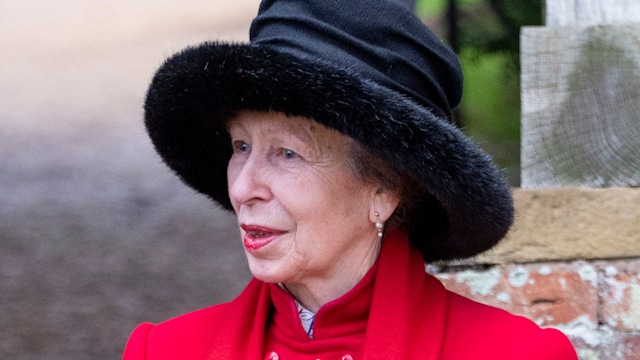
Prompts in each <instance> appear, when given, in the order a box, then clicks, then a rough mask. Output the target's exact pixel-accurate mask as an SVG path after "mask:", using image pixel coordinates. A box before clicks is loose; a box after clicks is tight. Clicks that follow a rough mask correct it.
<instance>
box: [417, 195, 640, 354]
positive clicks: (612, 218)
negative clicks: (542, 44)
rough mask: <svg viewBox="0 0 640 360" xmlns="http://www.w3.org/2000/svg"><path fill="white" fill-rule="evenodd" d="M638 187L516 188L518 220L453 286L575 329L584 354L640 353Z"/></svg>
mask: <svg viewBox="0 0 640 360" xmlns="http://www.w3.org/2000/svg"><path fill="white" fill-rule="evenodd" d="M639 196H640V189H639V188H616V189H571V188H567V189H548V190H531V189H515V190H514V197H515V200H516V209H517V215H516V222H515V224H514V227H513V229H512V231H511V232H510V233H509V235H508V236H507V238H506V239H505V240H504V241H503V242H502V243H501V244H500V245H498V246H497V247H496V248H495V249H493V250H491V251H489V252H488V253H486V254H484V255H482V256H479V257H478V258H477V259H474V260H473V261H466V262H463V263H459V264H446V265H444V264H443V265H437V264H436V265H430V266H428V267H427V268H428V271H429V272H431V273H433V274H434V275H436V276H437V277H438V278H439V279H440V280H442V282H443V283H444V284H445V286H446V287H447V288H448V289H450V290H452V291H454V292H457V293H460V294H463V295H465V296H468V297H470V298H472V299H475V300H477V301H479V302H482V303H485V304H489V305H493V306H497V307H500V308H503V309H506V310H508V311H510V312H512V313H514V314H519V315H522V316H525V317H527V318H529V319H531V320H533V321H535V322H536V323H538V324H539V325H541V326H544V327H555V328H558V329H560V330H562V331H563V332H564V333H565V334H567V335H568V336H569V337H570V339H571V341H572V342H573V344H574V346H575V347H576V349H577V351H578V354H579V357H580V359H585V360H595V359H601V360H605V359H606V360H632V359H634V360H636V359H639V358H640V197H639Z"/></svg>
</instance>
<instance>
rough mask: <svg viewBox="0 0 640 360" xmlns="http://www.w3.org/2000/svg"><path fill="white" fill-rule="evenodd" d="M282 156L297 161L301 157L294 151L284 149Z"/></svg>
mask: <svg viewBox="0 0 640 360" xmlns="http://www.w3.org/2000/svg"><path fill="white" fill-rule="evenodd" d="M282 156H283V157H284V158H285V159H296V158H298V157H299V155H298V154H296V153H295V152H294V151H292V150H289V149H282Z"/></svg>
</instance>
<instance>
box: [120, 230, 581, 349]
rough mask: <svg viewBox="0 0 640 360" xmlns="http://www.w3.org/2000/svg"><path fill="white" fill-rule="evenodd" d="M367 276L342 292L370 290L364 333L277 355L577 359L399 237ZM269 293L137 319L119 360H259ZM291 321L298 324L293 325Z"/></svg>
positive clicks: (557, 337) (258, 289) (253, 290)
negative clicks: (453, 280) (450, 284)
mask: <svg viewBox="0 0 640 360" xmlns="http://www.w3.org/2000/svg"><path fill="white" fill-rule="evenodd" d="M369 277H371V280H370V282H371V286H370V288H367V287H363V286H361V289H354V291H360V293H357V295H353V294H347V295H345V297H347V298H349V296H351V298H353V299H358V298H360V296H361V294H368V295H364V296H368V297H367V299H368V298H370V299H371V301H370V306H369V309H368V311H369V313H368V320H366V319H365V320H364V321H366V322H365V325H364V327H363V328H362V329H366V332H365V333H363V334H361V335H359V336H356V337H355V338H354V337H353V336H351V337H347V336H344V337H343V336H335V337H328V338H326V339H315V338H314V340H306V341H308V342H307V345H305V343H304V341H305V340H302V339H299V340H296V341H298V342H297V343H296V344H297V345H296V346H293V345H292V346H289V345H288V344H289V342H287V345H286V346H285V345H283V344H279V345H280V346H278V347H277V350H278V352H277V353H278V355H279V359H283V360H288V359H317V358H320V359H323V360H327V359H328V360H332V359H334V358H335V359H340V358H341V356H340V355H336V354H341V353H342V352H340V351H341V350H342V349H344V354H345V355H346V354H349V355H353V358H354V359H356V360H358V359H367V360H374V359H447V360H449V359H452V360H453V359H457V360H469V359H474V360H482V359H491V360H500V359H504V360H514V359H531V360H534V359H535V360H541V359H545V360H547V359H557V360H574V359H576V360H577V356H576V353H575V351H574V350H573V347H572V346H571V343H570V342H569V340H568V339H567V337H566V336H565V335H563V334H562V333H561V332H559V331H557V330H554V329H540V328H539V327H538V326H537V325H536V324H534V323H533V322H531V321H530V320H528V319H525V318H523V317H518V316H514V315H511V314H509V313H507V312H506V311H503V310H500V309H496V308H493V307H490V306H486V305H482V304H479V303H476V302H474V301H471V300H469V299H467V298H464V297H462V296H459V295H457V294H454V293H452V292H449V291H447V290H445V289H444V287H443V286H442V284H441V283H440V282H439V281H438V280H437V279H435V278H434V277H432V276H430V275H428V274H426V273H425V272H424V264H423V261H422V256H421V254H420V253H419V252H418V251H417V250H415V249H413V247H411V246H410V245H409V242H408V240H407V238H406V236H405V235H404V234H402V233H399V232H396V233H392V234H389V235H388V236H387V237H385V240H384V242H383V247H382V251H381V253H380V258H379V259H378V263H377V265H376V270H375V273H374V274H373V275H370V276H369ZM356 288H358V286H356ZM367 289H370V290H367ZM274 291H279V288H278V287H277V286H273V285H272V284H266V283H263V282H261V281H259V280H255V279H254V280H252V281H251V282H250V283H249V285H248V286H247V288H246V289H245V290H244V291H243V292H242V294H240V296H238V297H237V298H236V299H235V300H233V301H231V302H229V303H225V304H221V305H216V306H212V307H209V308H206V309H202V310H199V311H196V312H193V313H189V314H186V315H182V316H180V317H177V318H175V319H172V320H169V321H167V322H164V323H161V324H159V325H152V324H149V323H145V324H142V325H140V326H138V327H137V328H136V330H135V331H134V332H133V334H132V335H131V337H130V339H129V342H128V344H127V347H126V349H125V352H124V357H123V359H124V360H140V359H150V360H161V359H166V360H169V359H171V360H177V359H264V358H265V357H268V356H269V355H270V352H271V350H272V348H265V347H267V346H269V347H270V346H272V345H273V344H271V345H265V343H267V340H266V339H267V337H268V338H269V339H271V340H273V336H272V333H273V331H271V332H268V331H267V329H272V327H271V328H270V327H269V325H271V323H272V321H273V316H274V305H273V304H274V303H273V300H274V299H276V298H280V299H281V298H282V296H281V295H277V294H275V293H274ZM367 291H368V292H367ZM274 295H276V296H274ZM291 301H293V300H291ZM320 311H323V310H322V309H321V310H320ZM318 316H320V312H319V313H318V315H317V316H316V319H317V318H318ZM329 318H331V317H329V316H327V317H326V318H325V319H329ZM296 321H297V319H296ZM296 321H294V320H292V321H291V323H292V326H294V325H293V323H296ZM325 323H326V321H325ZM327 325H329V326H327ZM295 326H297V327H298V328H299V329H300V330H301V326H300V325H299V322H298V323H296V325H295ZM324 326H325V327H329V328H330V324H324ZM280 338H282V337H280ZM294 340H295V339H294ZM292 341H293V340H292ZM271 342H272V341H271ZM300 344H302V345H300ZM323 349H327V350H326V351H323ZM328 349H331V350H328ZM336 349H338V350H336ZM336 351H338V352H336ZM303 353H304V354H303ZM346 358H348V357H346Z"/></svg>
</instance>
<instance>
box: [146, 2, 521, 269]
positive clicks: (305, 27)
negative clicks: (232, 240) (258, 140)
mask: <svg viewBox="0 0 640 360" xmlns="http://www.w3.org/2000/svg"><path fill="white" fill-rule="evenodd" d="M250 38H251V40H250V43H248V44H235V43H219V42H207V43H203V44H201V45H199V46H194V47H190V48H187V49H185V50H183V51H182V52H179V53H178V54H175V55H174V56H172V57H170V58H169V59H168V60H166V62H165V63H164V64H163V65H162V66H161V67H160V69H159V70H158V71H157V73H156V74H155V77H154V78H153V81H152V83H151V85H150V87H149V90H148V93H147V98H146V103H145V123H146V126H147V130H148V132H149V135H150V137H151V139H152V141H153V143H154V145H155V147H156V150H157V151H158V153H159V154H160V155H161V156H162V158H163V160H164V161H165V162H166V164H167V165H168V166H169V167H170V168H171V169H173V170H174V171H175V172H176V173H177V174H178V175H179V176H180V178H181V179H182V180H183V181H184V182H185V183H187V184H188V185H189V186H191V187H192V188H194V189H195V190H197V191H199V192H201V193H203V194H205V195H207V196H209V197H210V198H211V199H213V200H215V201H216V202H218V203H219V204H220V205H222V206H223V207H224V208H226V209H228V210H231V203H230V201H229V197H228V193H227V176H226V168H227V163H228V160H229V157H230V155H231V145H230V140H229V135H228V133H227V131H226V122H227V120H228V119H229V118H230V117H231V116H233V115H234V114H235V113H237V112H238V111H240V110H256V111H279V112H283V113H285V114H288V115H299V116H305V117H308V118H310V119H312V120H314V121H316V122H318V123H320V124H323V125H324V126H327V127H329V128H332V129H336V130H337V131H339V132H340V133H342V134H344V135H346V136H349V137H351V138H352V139H354V140H355V141H357V142H358V143H360V144H361V145H363V146H364V147H366V148H367V149H368V150H369V151H371V152H372V153H373V154H375V155H377V156H379V157H380V158H381V159H383V160H384V161H385V162H387V163H388V164H389V165H391V167H393V168H394V169H396V170H397V171H398V172H400V173H401V174H403V175H405V176H409V177H411V179H413V180H414V182H415V183H416V184H418V186H420V187H422V189H421V190H422V191H424V192H425V193H427V194H430V197H429V198H430V199H433V200H435V203H436V204H437V207H438V208H439V209H440V211H438V212H437V213H440V214H441V216H439V218H440V221H441V222H442V223H441V224H440V226H439V227H437V228H438V232H437V233H435V234H434V233H433V231H432V229H430V228H428V226H424V225H423V224H430V223H431V222H430V221H429V220H430V219H429V218H430V217H432V216H437V215H436V213H434V210H433V207H434V205H433V201H423V202H421V204H422V205H420V206H421V207H420V208H418V209H417V214H418V215H419V216H418V217H417V219H418V220H417V221H415V222H416V224H411V225H412V226H411V227H410V228H411V229H412V230H411V231H410V233H409V238H410V240H411V242H412V243H413V244H414V245H416V246H417V247H418V248H419V249H420V250H421V252H422V254H423V256H424V258H425V259H426V260H428V261H430V260H447V259H456V258H466V257H470V256H473V255H476V254H478V253H480V252H482V251H484V250H487V249H488V248H490V247H492V246H493V245H495V244H496V243H497V242H498V241H500V239H502V238H503V237H504V235H505V234H506V232H507V230H508V229H509V227H510V226H511V223H512V221H513V201H512V198H511V193H510V189H509V187H508V186H507V184H506V183H505V181H504V179H503V178H502V176H501V173H500V172H499V171H498V170H497V168H496V167H495V165H494V164H493V163H492V161H491V159H490V158H489V156H487V155H486V154H485V153H484V152H482V150H480V149H479V148H478V146H477V145H476V144H475V143H473V141H471V140H470V139H469V138H468V137H466V136H465V135H464V134H463V133H462V132H461V131H460V130H458V129H457V128H456V127H455V126H453V125H452V124H451V123H450V121H449V118H450V116H451V109H452V108H453V107H455V106H456V105H457V104H458V103H459V101H460V97H461V92H462V74H461V69H460V65H459V63H458V60H457V58H456V56H455V54H454V53H453V52H452V51H451V50H450V49H449V48H448V47H446V46H445V45H443V44H442V42H441V41H440V40H439V39H438V38H437V37H436V36H435V35H434V34H432V33H431V32H430V31H429V30H428V29H427V28H426V27H425V26H424V25H423V24H422V22H421V21H420V20H419V19H418V18H417V17H416V16H415V15H414V14H413V13H412V12H411V11H410V10H409V9H408V8H407V7H406V6H405V5H404V4H403V3H402V2H400V1H398V0H375V1H372V0H264V1H263V2H262V4H261V6H260V10H259V13H258V16H257V17H256V18H255V20H254V21H253V23H252V26H251V32H250ZM421 217H422V218H423V219H420V218H421Z"/></svg>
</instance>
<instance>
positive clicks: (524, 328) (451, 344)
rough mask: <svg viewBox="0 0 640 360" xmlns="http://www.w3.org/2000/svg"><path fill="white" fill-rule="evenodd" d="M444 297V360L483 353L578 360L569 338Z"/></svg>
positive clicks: (475, 304) (454, 296)
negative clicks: (445, 319)
mask: <svg viewBox="0 0 640 360" xmlns="http://www.w3.org/2000/svg"><path fill="white" fill-rule="evenodd" d="M447 298H448V299H447V300H448V301H447V303H448V311H447V313H448V314H447V320H448V321H447V327H448V329H447V331H446V332H445V333H446V334H448V336H446V338H445V342H444V349H443V350H444V353H445V354H451V355H452V356H445V357H444V358H445V359H448V358H452V359H457V358H460V359H463V358H474V359H478V357H477V356H478V354H487V355H486V357H484V358H486V359H532V360H533V359H549V360H555V359H557V360H573V359H575V360H577V359H578V357H577V355H576V352H575V350H574V349H573V346H572V345H571V342H570V341H569V339H568V338H567V337H566V336H565V335H564V334H563V333H562V332H560V331H558V330H556V329H543V328H540V327H539V326H538V325H536V324H535V323H534V322H533V321H531V320H529V319H527V318H524V317H521V316H516V315H513V314H510V313H508V312H507V311H505V310H502V309H498V308H495V307H491V306H488V305H484V304H480V303H478V302H475V301H473V300H470V299H468V298H465V297H463V296H460V295H458V294H455V293H452V292H449V291H447ZM453 354H455V356H454V355H453ZM466 356H469V357H466ZM484 358H483V359H484Z"/></svg>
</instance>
